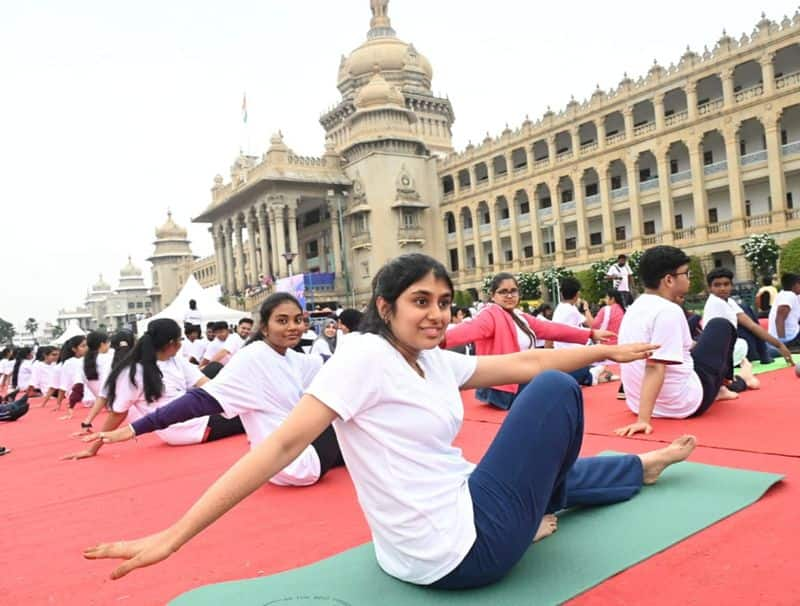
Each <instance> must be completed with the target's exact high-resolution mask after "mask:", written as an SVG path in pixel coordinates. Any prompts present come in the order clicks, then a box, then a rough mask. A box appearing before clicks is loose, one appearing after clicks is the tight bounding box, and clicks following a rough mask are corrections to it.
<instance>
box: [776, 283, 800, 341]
mask: <svg viewBox="0 0 800 606" xmlns="http://www.w3.org/2000/svg"><path fill="white" fill-rule="evenodd" d="M781 305H787V306H788V307H789V315H788V316H786V321H785V322H784V333H783V335H784V336H783V339H784V341H791V340H792V339H794V338H795V337H796V336H797V333H798V332H800V325H798V322H800V296H798V295H796V294H794V293H793V292H792V291H791V290H782V291H781V292H779V293H778V296H777V297H775V304H774V305H773V306H772V309H770V310H769V334H771V335H772V336H773V337H777V336H778V330H777V328H776V326H775V319H776V318H777V317H778V307H780V306H781Z"/></svg>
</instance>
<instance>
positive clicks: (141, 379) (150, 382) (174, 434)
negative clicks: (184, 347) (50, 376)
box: [64, 318, 244, 459]
mask: <svg viewBox="0 0 800 606" xmlns="http://www.w3.org/2000/svg"><path fill="white" fill-rule="evenodd" d="M180 347H181V327H180V326H179V325H178V323H177V322H175V320H172V319H169V318H162V319H158V320H153V321H152V322H150V323H149V324H148V325H147V330H146V331H145V333H144V335H142V338H141V339H139V341H138V342H137V343H136V345H135V346H134V348H133V350H132V351H131V353H130V355H129V356H127V357H126V358H125V359H124V360H123V361H122V362H121V363H119V364H117V365H116V366H114V367H113V368H112V369H111V372H110V373H109V375H108V378H107V379H106V382H105V385H104V388H103V390H102V392H101V397H102V398H104V400H105V402H106V405H107V406H108V407H109V413H108V415H106V418H105V420H104V425H103V431H109V430H113V429H115V428H117V427H118V426H119V425H120V424H121V423H122V421H124V420H125V419H126V418H127V419H129V420H134V419H138V418H140V417H143V416H146V415H147V414H149V413H150V412H152V411H153V410H156V409H158V408H160V407H162V406H165V405H167V404H169V402H171V401H172V400H174V399H175V398H177V397H179V396H181V395H183V394H184V393H186V392H187V391H188V390H190V389H192V388H193V387H200V386H202V385H203V384H204V383H206V382H207V381H208V379H207V378H206V377H205V376H204V375H203V373H201V372H200V371H199V370H198V368H197V366H194V365H193V364H189V362H187V361H186V360H185V359H184V358H183V357H182V356H176V354H177V353H178V351H180ZM243 432H244V429H243V428H242V424H241V422H240V421H239V419H224V418H222V417H220V416H219V415H216V417H208V416H205V417H200V418H197V419H192V420H191V421H187V422H186V423H181V424H178V425H175V426H173V427H170V428H167V429H164V430H163V431H159V432H157V435H158V437H159V438H161V439H162V440H163V441H164V442H166V443H167V444H170V445H173V446H183V445H187V444H199V443H201V442H211V441H214V440H219V439H222V438H226V437H229V436H232V435H236V434H239V433H243ZM102 445H103V442H102V441H93V443H92V444H91V446H90V447H89V448H87V449H86V450H84V451H81V452H78V453H74V454H70V455H66V456H65V457H64V458H65V459H84V458H88V457H92V456H94V455H96V454H97V451H99V450H100V448H101V447H102Z"/></svg>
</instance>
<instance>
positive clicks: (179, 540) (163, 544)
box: [83, 395, 336, 579]
mask: <svg viewBox="0 0 800 606" xmlns="http://www.w3.org/2000/svg"><path fill="white" fill-rule="evenodd" d="M335 418H336V413H335V412H333V410H331V409H330V408H328V407H327V406H325V404H323V403H322V402H320V401H319V400H318V399H316V398H314V397H313V396H310V395H304V396H303V397H302V398H301V399H300V402H299V403H298V404H297V406H296V407H295V409H294V410H293V411H292V413H291V414H290V415H289V417H288V418H287V419H286V421H284V422H283V424H282V425H281V426H280V427H279V428H278V429H276V430H275V431H274V432H273V433H272V434H271V435H270V436H269V437H268V438H267V439H266V440H264V441H263V442H262V443H261V444H259V445H258V446H257V447H256V448H254V449H253V450H251V451H249V452H248V453H247V454H246V455H244V456H243V457H242V458H241V459H239V461H237V462H236V463H235V464H234V465H233V467H231V468H230V469H229V470H228V471H226V472H225V473H224V474H223V475H222V477H220V478H219V479H218V480H217V481H216V482H214V484H212V485H211V487H210V488H209V489H208V490H207V491H206V492H205V493H204V494H203V496H202V497H200V499H199V500H198V501H197V502H196V503H195V504H194V505H193V506H192V507H191V508H190V509H189V511H187V512H186V513H185V514H184V515H183V517H181V519H180V520H178V521H177V522H176V523H175V524H173V525H172V526H170V527H169V528H167V529H166V530H163V531H161V532H159V533H156V534H153V535H150V536H148V537H145V538H142V539H137V540H134V541H120V542H115V543H102V544H100V545H96V546H94V547H89V548H88V549H85V550H84V552H83V556H84V557H85V558H87V559H90V560H97V559H106V558H118V559H123V560H125V562H123V563H122V565H121V566H118V567H117V568H116V569H115V570H114V571H113V572H112V573H111V578H112V579H118V578H120V577H123V576H125V575H126V574H128V573H129V572H131V571H132V570H135V569H137V568H141V567H143V566H150V565H152V564H156V563H158V562H160V561H161V560H165V559H166V558H168V557H169V556H170V555H172V554H173V553H175V552H176V551H178V549H180V548H181V547H182V546H183V545H184V544H186V543H187V542H188V541H189V540H190V539H192V538H193V537H194V536H195V535H197V534H198V533H200V532H201V531H202V530H204V529H205V528H207V527H208V526H210V525H211V524H213V523H214V522H215V521H216V520H217V519H218V518H220V517H221V516H222V515H223V514H225V513H226V512H227V511H229V510H230V509H232V508H233V507H234V506H235V505H236V504H237V503H239V502H240V501H241V500H242V499H244V498H245V497H246V496H248V495H249V494H251V493H252V492H254V491H255V490H256V489H257V488H258V487H259V486H261V485H262V484H264V483H265V482H266V481H267V480H268V479H269V478H271V477H272V476H274V475H275V474H276V473H278V472H279V471H280V470H281V469H283V468H284V467H286V466H287V465H288V464H289V463H291V462H292V461H293V460H294V459H296V458H297V457H298V456H299V454H300V453H301V452H302V451H303V449H304V448H306V447H307V446H308V445H309V444H310V443H311V442H312V441H313V440H314V439H315V438H316V437H317V436H319V435H320V434H321V433H322V432H323V431H324V430H325V428H326V427H328V425H330V424H331V423H332V422H333V420H334V419H335Z"/></svg>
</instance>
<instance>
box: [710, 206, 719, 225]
mask: <svg viewBox="0 0 800 606" xmlns="http://www.w3.org/2000/svg"><path fill="white" fill-rule="evenodd" d="M708 222H709V223H718V222H719V215H718V213H717V209H716V208H709V209H708Z"/></svg>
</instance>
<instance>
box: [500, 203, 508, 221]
mask: <svg viewBox="0 0 800 606" xmlns="http://www.w3.org/2000/svg"><path fill="white" fill-rule="evenodd" d="M509 216H510V215H509V212H508V206H504V207H503V208H501V209H500V219H501V220H502V219H508V218H509Z"/></svg>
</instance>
